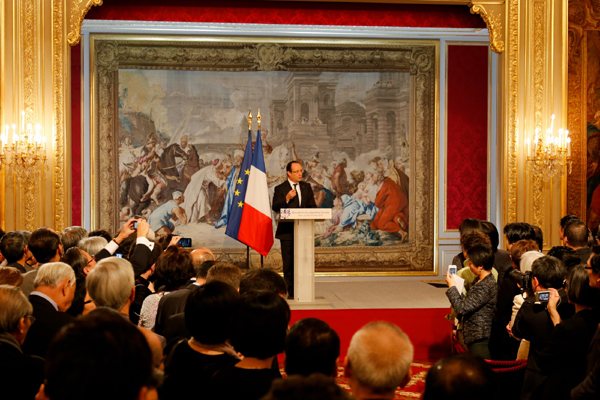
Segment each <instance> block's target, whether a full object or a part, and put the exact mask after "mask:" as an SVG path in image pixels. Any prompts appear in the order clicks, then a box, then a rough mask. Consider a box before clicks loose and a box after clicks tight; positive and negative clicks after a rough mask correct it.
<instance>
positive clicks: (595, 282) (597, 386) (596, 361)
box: [571, 254, 600, 400]
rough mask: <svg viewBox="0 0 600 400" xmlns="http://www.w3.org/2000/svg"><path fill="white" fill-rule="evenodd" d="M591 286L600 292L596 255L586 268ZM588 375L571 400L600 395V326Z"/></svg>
mask: <svg viewBox="0 0 600 400" xmlns="http://www.w3.org/2000/svg"><path fill="white" fill-rule="evenodd" d="M585 271H586V272H587V275H588V278H589V280H590V286H591V287H592V288H594V289H596V290H600V255H598V254H594V256H593V257H591V258H590V259H589V260H588V263H587V266H586V267H585ZM587 360H588V363H587V371H586V372H587V375H586V377H585V379H584V380H583V382H581V383H579V385H577V386H576V387H575V388H574V389H573V390H571V400H588V399H589V400H592V399H597V398H598V396H599V395H600V326H598V328H597V329H596V333H595V334H594V338H593V339H592V344H591V345H590V347H589V353H588V358H587Z"/></svg>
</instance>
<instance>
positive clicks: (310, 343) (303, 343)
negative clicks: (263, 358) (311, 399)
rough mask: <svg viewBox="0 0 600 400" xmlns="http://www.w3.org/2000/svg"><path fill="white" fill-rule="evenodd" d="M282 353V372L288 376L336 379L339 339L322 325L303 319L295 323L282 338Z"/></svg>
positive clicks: (327, 327)
mask: <svg viewBox="0 0 600 400" xmlns="http://www.w3.org/2000/svg"><path fill="white" fill-rule="evenodd" d="M284 284H285V281H284ZM286 289H287V288H286ZM284 350H285V372H286V374H287V375H288V376H291V375H296V374H299V375H304V376H309V375H311V374H313V373H316V372H319V373H321V374H323V375H326V376H329V377H333V378H335V377H337V365H336V362H337V359H338V357H339V356H340V337H339V336H338V334H337V333H336V331H334V330H333V329H331V328H330V327H329V325H327V323H325V322H324V321H321V320H319V319H316V318H304V319H301V320H300V321H298V322H296V323H295V324H294V325H292V327H291V328H290V330H289V332H288V334H287V336H286V338H285V349H284Z"/></svg>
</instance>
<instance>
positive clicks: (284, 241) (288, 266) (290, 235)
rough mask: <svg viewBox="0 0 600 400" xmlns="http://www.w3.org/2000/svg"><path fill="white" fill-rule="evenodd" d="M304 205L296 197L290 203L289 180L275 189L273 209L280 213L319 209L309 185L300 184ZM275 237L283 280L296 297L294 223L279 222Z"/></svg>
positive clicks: (290, 293)
mask: <svg viewBox="0 0 600 400" xmlns="http://www.w3.org/2000/svg"><path fill="white" fill-rule="evenodd" d="M298 185H299V189H300V196H301V197H302V199H301V200H302V203H300V202H299V200H298V196H295V197H294V198H293V199H291V200H290V202H289V203H288V202H287V201H286V200H285V197H286V195H287V194H288V193H289V192H290V190H292V189H293V188H292V185H290V182H289V180H286V181H285V182H283V183H282V184H280V185H278V186H276V187H275V192H274V194H273V206H272V209H273V211H275V212H279V210H281V209H282V208H317V204H316V203H315V196H314V194H313V191H312V188H311V187H310V184H309V183H306V182H298ZM275 237H276V238H277V239H279V241H280V242H281V258H282V260H283V279H285V283H286V284H287V287H288V294H289V295H291V296H293V295H294V224H293V221H279V223H278V224H277V232H276V233H275Z"/></svg>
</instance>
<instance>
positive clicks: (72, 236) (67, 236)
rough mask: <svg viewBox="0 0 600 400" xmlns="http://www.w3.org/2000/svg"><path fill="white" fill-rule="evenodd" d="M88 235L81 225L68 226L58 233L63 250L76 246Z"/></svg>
mask: <svg viewBox="0 0 600 400" xmlns="http://www.w3.org/2000/svg"><path fill="white" fill-rule="evenodd" d="M86 237H88V232H87V230H85V228H82V227H81V226H69V227H68V228H65V229H64V230H63V231H62V233H61V234H60V242H61V243H62V245H63V251H67V250H69V249H70V248H71V247H75V246H77V244H78V243H79V241H80V240H81V239H83V238H86Z"/></svg>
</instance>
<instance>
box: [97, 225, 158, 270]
mask: <svg viewBox="0 0 600 400" xmlns="http://www.w3.org/2000/svg"><path fill="white" fill-rule="evenodd" d="M135 223H137V228H135V227H134V225H135ZM149 232H150V225H149V224H148V222H146V221H145V220H143V219H130V220H129V221H127V222H126V223H125V224H124V225H123V226H122V227H121V231H120V232H119V235H118V236H117V237H116V238H114V239H113V240H112V241H110V242H109V243H108V244H107V245H106V246H105V247H104V249H102V250H101V251H100V252H98V254H96V261H100V260H102V259H103V258H106V257H110V256H112V255H113V254H115V253H116V252H118V251H122V248H121V247H120V245H121V244H122V243H124V242H125V241H126V240H133V237H135V238H136V239H135V244H134V245H133V248H132V250H131V251H130V253H131V254H129V257H128V260H129V262H130V263H131V266H132V267H133V273H134V277H136V278H137V277H138V276H140V275H141V274H143V273H144V272H146V271H148V268H149V266H150V265H152V264H153V263H154V261H153V256H152V247H154V245H153V244H152V243H151V242H150V240H149V239H148V238H147V236H148V235H149ZM127 248H128V249H129V246H127ZM120 249H121V250H120ZM118 254H126V253H118Z"/></svg>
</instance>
